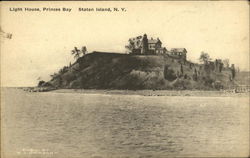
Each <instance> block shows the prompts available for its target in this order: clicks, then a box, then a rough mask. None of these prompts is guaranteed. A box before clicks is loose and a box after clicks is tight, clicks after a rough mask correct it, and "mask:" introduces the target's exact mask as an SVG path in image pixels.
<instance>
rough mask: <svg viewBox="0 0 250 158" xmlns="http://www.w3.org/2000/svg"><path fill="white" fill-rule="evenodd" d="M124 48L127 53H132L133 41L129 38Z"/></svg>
mask: <svg viewBox="0 0 250 158" xmlns="http://www.w3.org/2000/svg"><path fill="white" fill-rule="evenodd" d="M125 48H126V49H127V51H128V53H132V52H133V50H134V49H135V43H134V42H133V41H132V40H131V39H129V40H128V45H126V46H125Z"/></svg>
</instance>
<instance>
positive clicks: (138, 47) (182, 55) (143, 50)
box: [125, 34, 187, 60]
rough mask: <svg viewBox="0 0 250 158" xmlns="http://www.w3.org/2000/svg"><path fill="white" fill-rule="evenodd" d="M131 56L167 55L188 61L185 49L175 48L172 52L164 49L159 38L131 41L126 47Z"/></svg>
mask: <svg viewBox="0 0 250 158" xmlns="http://www.w3.org/2000/svg"><path fill="white" fill-rule="evenodd" d="M125 47H126V48H127V49H128V50H129V53H130V54H145V55H159V54H167V55H168V56H170V57H173V58H178V59H184V60H186V54H187V50H186V49H185V48H173V49H171V50H170V51H168V50H167V49H166V47H162V42H161V40H160V39H159V38H157V39H154V38H152V37H151V38H150V39H148V37H147V35H146V34H144V35H143V36H137V37H135V38H130V39H129V44H128V45H127V46H125Z"/></svg>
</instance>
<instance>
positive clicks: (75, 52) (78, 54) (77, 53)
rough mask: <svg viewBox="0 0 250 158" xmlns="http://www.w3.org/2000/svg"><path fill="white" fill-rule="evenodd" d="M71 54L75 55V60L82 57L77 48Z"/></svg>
mask: <svg viewBox="0 0 250 158" xmlns="http://www.w3.org/2000/svg"><path fill="white" fill-rule="evenodd" d="M71 54H72V55H74V58H75V59H78V58H79V57H80V50H79V49H77V47H75V48H74V49H73V50H72V51H71Z"/></svg>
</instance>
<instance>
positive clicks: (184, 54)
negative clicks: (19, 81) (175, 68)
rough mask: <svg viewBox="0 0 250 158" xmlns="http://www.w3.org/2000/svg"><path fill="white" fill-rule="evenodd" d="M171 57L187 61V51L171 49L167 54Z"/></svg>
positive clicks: (184, 49)
mask: <svg viewBox="0 0 250 158" xmlns="http://www.w3.org/2000/svg"><path fill="white" fill-rule="evenodd" d="M167 54H168V55H169V56H171V57H175V58H179V59H184V60H186V59H187V50H186V48H172V49H171V50H170V52H168V53H167Z"/></svg>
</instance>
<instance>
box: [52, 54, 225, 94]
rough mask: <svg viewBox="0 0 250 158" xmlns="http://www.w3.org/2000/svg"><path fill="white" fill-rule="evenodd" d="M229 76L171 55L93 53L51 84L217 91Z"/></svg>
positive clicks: (55, 85) (56, 77)
mask: <svg viewBox="0 0 250 158" xmlns="http://www.w3.org/2000/svg"><path fill="white" fill-rule="evenodd" d="M229 73H230V72H227V71H225V72H221V73H219V72H215V71H209V72H208V71H207V70H206V71H205V70H204V69H203V68H202V66H201V65H198V64H193V63H191V62H188V61H179V60H178V59H173V58H170V57H168V56H160V55H159V56H157V55H128V54H117V53H102V52H93V53H90V54H87V55H85V56H83V57H81V58H79V59H78V60H77V61H76V62H75V63H74V64H73V65H71V66H69V67H66V68H65V69H64V70H63V71H61V72H60V73H58V74H57V75H55V76H54V77H53V78H52V79H51V81H49V82H48V84H50V85H52V86H54V87H57V88H86V89H216V88H218V86H224V87H225V86H226V85H228V83H229V77H228V75H229ZM218 83H219V85H217V84H218ZM216 86H217V87H216Z"/></svg>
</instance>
